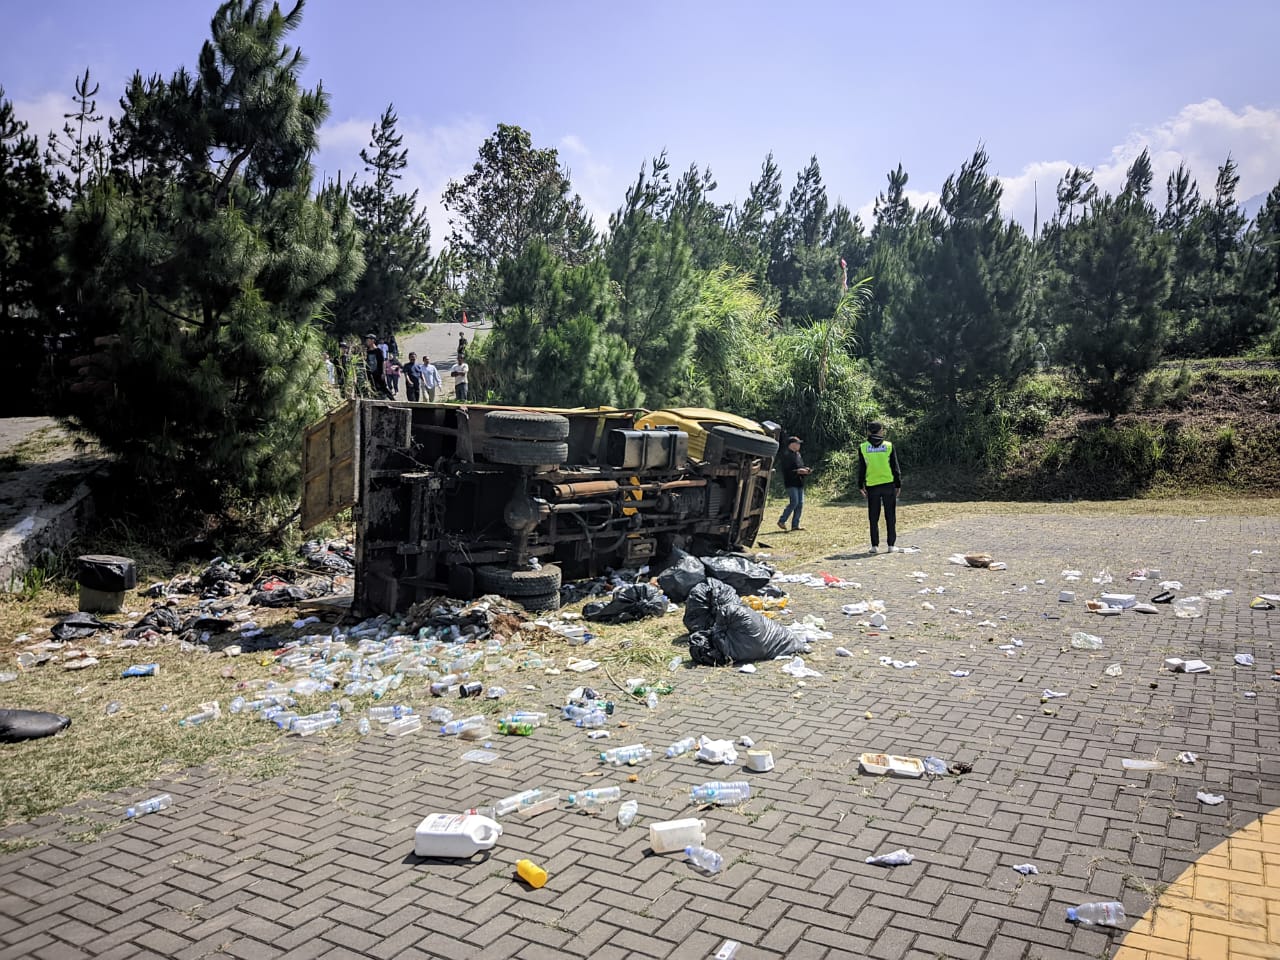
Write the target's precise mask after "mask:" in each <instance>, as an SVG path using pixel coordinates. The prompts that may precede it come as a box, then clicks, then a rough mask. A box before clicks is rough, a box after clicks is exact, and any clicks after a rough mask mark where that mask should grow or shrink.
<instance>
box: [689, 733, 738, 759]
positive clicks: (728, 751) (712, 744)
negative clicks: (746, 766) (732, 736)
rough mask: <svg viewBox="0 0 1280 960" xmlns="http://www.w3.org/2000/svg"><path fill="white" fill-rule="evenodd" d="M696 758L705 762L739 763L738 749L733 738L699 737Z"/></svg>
mask: <svg viewBox="0 0 1280 960" xmlns="http://www.w3.org/2000/svg"><path fill="white" fill-rule="evenodd" d="M694 759H696V760H701V761H703V762H704V763H737V762H738V751H737V750H735V749H734V747H733V741H732V740H712V739H710V738H709V737H700V738H699V739H698V752H697V753H696V754H694Z"/></svg>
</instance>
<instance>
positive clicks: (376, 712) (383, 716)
mask: <svg viewBox="0 0 1280 960" xmlns="http://www.w3.org/2000/svg"><path fill="white" fill-rule="evenodd" d="M413 712H414V711H413V707H409V706H402V705H400V704H396V705H395V706H385V707H370V708H369V719H370V720H399V719H400V718H401V717H407V716H410V715H411V714H412V713H413Z"/></svg>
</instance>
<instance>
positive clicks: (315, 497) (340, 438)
mask: <svg viewBox="0 0 1280 960" xmlns="http://www.w3.org/2000/svg"><path fill="white" fill-rule="evenodd" d="M356 406H357V405H356V401H354V400H350V401H348V402H347V403H344V404H343V405H342V406H341V407H339V408H338V409H337V410H334V411H333V412H332V413H330V414H329V415H328V416H327V417H325V418H324V419H323V420H321V421H320V422H318V423H313V424H312V425H311V426H309V427H307V430H306V433H305V434H304V436H303V444H302V529H303V530H310V529H311V528H312V527H314V526H315V525H316V524H317V523H321V522H323V521H325V520H328V519H329V518H330V517H332V516H335V515H337V514H339V513H341V512H342V511H343V510H346V509H347V508H348V507H352V506H355V503H356V489H357V480H358V474H359V436H358V433H357V431H358V418H357V417H356Z"/></svg>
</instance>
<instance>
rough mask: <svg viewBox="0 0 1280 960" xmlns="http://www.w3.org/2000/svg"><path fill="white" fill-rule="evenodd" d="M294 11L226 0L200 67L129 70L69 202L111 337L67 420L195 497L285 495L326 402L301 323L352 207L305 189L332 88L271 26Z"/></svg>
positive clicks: (101, 325)
mask: <svg viewBox="0 0 1280 960" xmlns="http://www.w3.org/2000/svg"><path fill="white" fill-rule="evenodd" d="M300 18H301V4H299V5H298V6H295V7H294V8H293V9H292V10H291V11H290V12H289V13H287V14H284V13H282V12H281V11H280V10H279V8H278V7H274V6H273V7H272V8H271V9H270V10H269V11H268V10H267V9H266V7H265V5H264V4H263V3H262V2H259V0H231V2H227V3H224V4H223V5H222V6H221V7H219V9H218V12H217V14H216V15H215V17H214V19H213V24H212V33H213V38H212V40H211V41H209V42H206V43H205V45H204V48H203V50H202V51H201V54H200V66H199V71H198V74H197V75H195V76H191V75H189V74H187V73H186V71H184V70H179V71H178V72H177V73H175V74H174V75H173V77H172V78H171V79H169V80H167V81H166V80H163V79H161V78H160V77H152V78H151V79H150V80H145V81H144V80H143V79H142V77H141V76H140V75H135V76H134V78H133V80H132V81H131V82H130V84H129V86H128V89H127V90H126V94H125V97H124V99H123V101H122V108H123V115H122V116H121V118H120V121H119V123H118V124H117V125H116V128H115V136H114V137H113V141H112V171H111V173H110V175H109V176H106V177H103V178H100V179H98V180H95V181H93V182H92V183H91V184H89V185H88V186H87V187H86V189H85V191H84V196H83V197H82V198H81V199H80V200H79V201H77V202H76V203H75V204H74V206H73V207H72V209H71V211H70V214H69V217H68V228H67V229H68V242H67V247H66V252H65V255H64V263H65V268H66V271H67V274H68V278H69V281H70V283H71V285H72V286H73V288H75V289H78V290H79V291H81V292H82V295H83V296H84V297H85V302H86V303H91V304H93V305H94V309H93V310H92V311H91V312H86V314H85V315H84V316H82V318H81V321H82V323H83V327H84V329H85V331H86V332H87V333H93V334H98V333H102V334H108V335H109V340H108V341H107V346H106V347H105V348H104V349H103V350H102V351H101V352H100V353H99V354H98V355H96V356H95V357H94V362H93V366H92V368H91V369H90V370H89V371H88V372H87V376H85V377H84V378H83V379H82V380H81V381H80V382H79V383H77V384H76V388H77V391H78V392H76V393H75V394H73V398H74V404H73V406H72V407H71V409H70V410H69V414H70V417H71V419H72V420H73V421H74V422H75V423H76V424H77V425H79V426H80V427H82V428H83V429H85V430H87V431H88V432H90V433H91V434H93V435H95V436H96V437H97V438H98V440H99V441H100V442H101V443H102V445H103V446H104V447H105V448H106V449H108V450H110V451H111V452H113V453H115V454H117V455H118V456H119V458H120V463H121V466H122V467H123V468H124V470H125V471H127V472H128V475H129V476H130V477H131V479H132V480H133V482H134V483H136V484H137V485H138V486H139V487H140V488H141V489H142V490H143V491H146V492H148V493H149V494H150V495H151V496H163V497H164V498H165V499H166V500H167V502H169V503H175V504H178V505H183V506H186V507H189V508H192V509H194V510H195V511H197V512H204V511H217V512H222V513H227V512H229V511H232V510H235V509H236V507H237V506H239V505H241V504H243V503H245V502H246V500H248V501H253V502H254V503H260V504H264V505H265V504H268V503H271V502H275V503H279V502H281V501H280V499H279V498H289V497H292V496H294V495H296V492H297V484H298V480H299V467H300V454H299V448H300V438H301V430H302V427H303V426H304V425H305V424H306V423H307V422H309V421H310V420H312V419H314V418H315V417H316V416H317V415H318V414H319V413H320V412H321V411H322V409H323V408H322V402H323V401H322V396H323V387H322V385H321V382H322V378H321V377H320V375H319V374H320V357H319V338H318V335H317V332H316V330H315V327H314V326H313V324H312V322H311V321H312V318H313V317H314V316H315V315H316V314H317V313H318V312H320V311H321V310H322V309H323V308H324V307H325V305H326V304H327V303H328V302H329V301H330V300H332V298H333V296H334V294H335V292H336V291H338V290H341V289H344V288H346V287H348V286H349V285H350V284H351V283H352V282H353V280H354V279H355V277H356V276H357V275H358V273H359V271H360V269H361V267H362V261H361V257H360V252H359V248H358V234H357V233H356V231H355V230H354V227H353V226H352V223H351V216H350V213H349V212H348V211H347V210H346V209H345V207H343V206H342V205H341V204H338V203H333V204H327V203H325V202H321V201H318V200H316V199H314V198H312V196H311V192H310V191H311V168H310V164H309V158H310V156H311V153H312V151H313V150H314V149H315V147H316V142H317V141H316V135H317V131H318V129H319V126H320V124H321V123H322V122H323V120H324V118H325V115H326V114H327V110H328V105H327V97H326V95H325V94H324V93H323V92H322V91H321V90H319V89H316V90H313V91H306V90H302V89H300V88H299V86H298V72H299V70H300V68H301V64H302V58H301V54H300V53H299V52H298V51H296V50H294V49H292V48H290V47H288V46H287V45H285V43H284V39H285V37H286V36H287V34H288V33H290V32H291V31H293V30H294V29H296V28H297V26H298V24H299V21H300ZM266 514H267V511H266V510H263V511H260V512H259V513H258V515H257V519H258V520H259V522H267V520H268V519H269V518H268V517H267V515H266Z"/></svg>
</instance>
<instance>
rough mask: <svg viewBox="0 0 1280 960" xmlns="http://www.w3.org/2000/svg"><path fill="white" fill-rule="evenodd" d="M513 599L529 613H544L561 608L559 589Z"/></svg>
mask: <svg viewBox="0 0 1280 960" xmlns="http://www.w3.org/2000/svg"><path fill="white" fill-rule="evenodd" d="M513 599H514V600H515V601H516V602H517V603H518V604H520V606H522V607H524V608H525V610H527V611H528V612H529V613H542V612H543V611H545V610H559V609H560V591H559V590H556V591H553V592H552V593H538V594H534V595H533V596H532V597H514V598H513Z"/></svg>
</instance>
